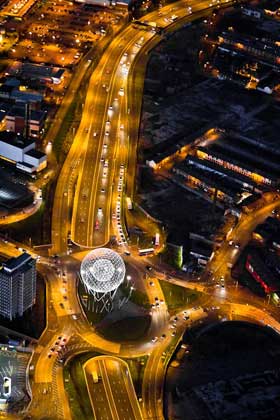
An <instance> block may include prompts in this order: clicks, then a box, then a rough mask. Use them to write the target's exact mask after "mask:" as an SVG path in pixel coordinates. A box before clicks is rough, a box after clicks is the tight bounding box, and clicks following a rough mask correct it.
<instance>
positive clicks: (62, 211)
mask: <svg viewBox="0 0 280 420" xmlns="http://www.w3.org/2000/svg"><path fill="white" fill-rule="evenodd" d="M221 3H228V2H221ZM209 4H210V3H209V2H207V1H200V2H188V3H187V5H188V7H189V6H191V7H192V12H190V10H188V9H187V8H186V2H185V1H181V2H178V3H176V7H175V6H174V5H172V7H171V6H166V7H164V8H162V9H161V11H160V12H158V11H155V12H152V13H150V14H148V15H146V16H145V18H143V19H142V20H145V21H148V22H156V23H157V25H158V26H159V27H161V28H166V31H167V32H168V31H170V32H171V31H172V30H174V29H175V28H176V26H178V27H179V25H180V24H181V23H179V21H180V20H182V19H184V21H186V22H187V21H191V20H193V19H194V16H195V17H196V18H197V17H200V16H203V14H206V15H207V14H208V13H209V10H207V9H208V8H209ZM175 8H176V16H177V18H178V20H177V21H176V22H174V23H173V22H171V21H170V19H171V16H172V15H173V14H174V9H175ZM205 9H206V10H205ZM200 11H201V12H200ZM168 19H169V20H168ZM142 28H143V27H141V26H139V25H138V26H137V25H135V24H132V25H129V26H128V27H127V28H126V29H124V30H123V31H122V32H121V33H120V34H119V35H118V36H116V37H115V38H114V40H113V41H112V42H111V44H110V46H109V47H108V48H107V50H106V51H105V53H104V54H103V56H102V58H101V60H100V62H99V63H98V65H97V67H96V69H95V71H94V72H93V74H92V77H91V79H90V82H89V87H88V93H87V96H86V100H85V104H84V109H83V115H82V119H81V123H80V126H79V129H78V131H77V134H76V136H75V139H74V142H73V145H72V147H71V149H70V152H69V154H68V156H67V159H66V161H65V163H64V166H63V169H62V171H61V175H60V177H59V180H58V185H57V188H56V194H55V200H54V211H53V230H52V243H53V249H52V252H53V253H59V254H60V253H65V252H66V250H67V238H68V237H71V239H72V240H73V242H75V243H76V244H78V245H80V246H82V247H85V248H93V247H99V246H102V245H104V244H106V243H107V242H108V241H109V239H110V233H111V226H113V227H115V230H116V229H117V236H118V237H119V241H120V242H124V245H126V244H125V239H124V238H122V233H123V232H122V230H121V224H122V223H121V221H120V222H119V223H120V224H119V225H118V221H117V222H116V221H115V220H112V219H114V217H115V216H114V213H115V207H116V206H117V204H118V202H119V203H120V207H121V206H122V204H123V203H124V200H123V194H124V192H125V186H126V185H127V191H128V193H129V194H130V193H131V195H132V194H133V188H134V175H135V168H136V147H137V134H138V127H139V119H140V111H141V101H142V89H143V83H144V70H145V68H146V62H147V57H148V56H147V53H148V51H149V50H150V49H151V48H153V47H154V46H155V45H156V44H157V43H158V42H160V40H161V39H162V35H158V34H156V33H155V32H153V29H152V27H151V29H150V30H148V31H147V29H146V28H145V29H142ZM135 58H137V66H138V67H139V66H140V76H139V74H138V76H137V80H136V79H133V76H132V78H131V79H130V78H129V77H128V74H129V70H130V69H131V70H133V69H134V68H135V65H136V64H134V63H136V61H135ZM140 63H141V64H140ZM131 80H133V83H131ZM135 82H136V83H135ZM130 104H131V108H130ZM130 138H131V139H132V141H130ZM128 156H129V161H128ZM106 160H108V163H106V162H105V161H106ZM128 162H129V163H128ZM121 165H124V173H123V175H121V174H120V169H121V168H120V167H121ZM126 177H127V180H126ZM118 199H119V200H118ZM72 207H73V210H72ZM121 212H122V209H121V210H120V214H119V216H120V219H121V217H122V216H121ZM115 218H117V217H115ZM70 226H71V228H70ZM118 226H120V228H118ZM115 230H114V229H113V233H116V232H115Z"/></svg>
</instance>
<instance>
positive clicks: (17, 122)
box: [6, 106, 46, 138]
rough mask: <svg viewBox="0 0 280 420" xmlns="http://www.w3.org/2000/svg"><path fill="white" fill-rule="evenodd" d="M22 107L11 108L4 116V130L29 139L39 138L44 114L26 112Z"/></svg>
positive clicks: (42, 129) (32, 111) (31, 111)
mask: <svg viewBox="0 0 280 420" xmlns="http://www.w3.org/2000/svg"><path fill="white" fill-rule="evenodd" d="M26 108H27V107H24V106H13V107H12V108H11V109H10V110H9V111H8V112H7V114H6V129H7V130H8V131H13V132H14V133H19V134H24V133H25V131H27V135H28V136H29V137H36V138H38V137H40V136H41V134H42V133H43V131H44V123H45V118H46V113H45V112H43V111H34V110H27V109H26Z"/></svg>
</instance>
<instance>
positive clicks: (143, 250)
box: [139, 248, 155, 256]
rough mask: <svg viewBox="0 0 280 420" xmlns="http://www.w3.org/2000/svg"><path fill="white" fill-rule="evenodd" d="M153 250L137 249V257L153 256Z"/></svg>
mask: <svg viewBox="0 0 280 420" xmlns="http://www.w3.org/2000/svg"><path fill="white" fill-rule="evenodd" d="M154 250H155V249H154V248H146V249H139V255H140V256H143V255H149V254H153V253H154Z"/></svg>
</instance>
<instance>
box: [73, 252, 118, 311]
mask: <svg viewBox="0 0 280 420" xmlns="http://www.w3.org/2000/svg"><path fill="white" fill-rule="evenodd" d="M125 271H126V269H125V264H124V262H123V259H122V258H121V257H120V255H119V254H117V253H116V252H115V251H112V250H111V249H109V248H97V249H94V250H93V251H91V252H89V253H88V254H87V255H86V256H85V258H84V259H83V261H82V264H81V268H80V278H81V281H82V283H83V285H84V287H85V289H86V291H87V292H88V293H89V294H92V295H93V296H94V301H95V302H96V303H99V302H101V303H102V304H101V306H100V304H99V305H98V304H97V305H96V308H95V309H96V310H98V311H103V310H106V311H110V310H112V308H113V299H114V297H115V295H116V292H117V290H118V288H119V286H120V285H121V284H122V283H123V282H124V279H125ZM97 308H98V309H97Z"/></svg>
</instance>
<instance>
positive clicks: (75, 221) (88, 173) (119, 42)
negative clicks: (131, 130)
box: [52, 2, 208, 253]
mask: <svg viewBox="0 0 280 420" xmlns="http://www.w3.org/2000/svg"><path fill="white" fill-rule="evenodd" d="M188 4H192V3H188ZM205 6H208V3H207V2H200V3H198V4H197V3H195V4H194V5H193V11H194V12H195V11H196V10H199V8H203V7H204V8H205ZM179 7H181V9H179ZM174 8H175V7H170V6H166V7H165V8H163V9H162V12H161V13H165V11H166V13H165V14H167V13H169V19H170V17H171V15H172V13H173V10H174ZM158 13H159V12H158V11H155V12H152V13H150V14H149V15H147V16H146V17H145V19H147V20H148V21H158V23H160V24H161V26H163V27H168V26H172V25H174V23H171V22H170V20H169V21H165V19H167V17H165V18H163V17H162V16H158ZM176 14H177V15H178V18H180V17H181V16H183V15H189V14H190V11H187V9H186V3H185V2H179V3H178V7H176ZM190 18H192V15H190ZM175 24H176V25H177V23H175ZM133 34H135V35H133ZM133 36H135V43H136V42H137V41H138V40H139V38H138V37H140V38H141V36H142V37H144V38H147V36H148V38H150V37H153V36H154V37H157V38H159V37H158V36H157V35H155V34H154V33H152V32H147V30H141V29H140V30H139V29H135V28H133V27H132V26H131V25H130V26H129V27H128V28H127V29H125V30H124V31H123V32H122V34H121V35H119V36H118V37H116V38H115V39H114V40H113V42H112V43H111V45H110V47H109V48H108V49H107V50H106V52H105V53H104V54H103V56H102V59H101V61H100V63H99V65H98V69H99V70H97V71H95V72H94V73H93V76H92V78H91V81H90V85H89V89H88V92H89V93H88V96H87V98H86V101H85V107H84V112H83V117H82V121H81V126H82V127H84V129H85V130H87V131H88V132H90V131H92V133H93V134H94V133H97V134H96V137H97V138H96V139H95V140H96V147H95V148H94V147H93V146H92V142H91V141H90V142H89V143H88V145H89V148H87V147H85V148H86V149H87V150H86V152H85V153H86V156H85V160H83V164H82V165H81V166H80V168H79V178H78V186H77V188H76V192H75V199H74V211H73V217H72V232H71V237H72V238H73V240H74V241H75V242H77V243H79V244H82V245H83V246H86V247H87V246H89V247H92V246H96V244H95V243H94V242H95V241H94V238H93V237H94V235H95V236H97V238H96V240H97V244H98V245H99V246H100V244H105V243H106V242H107V241H108V239H109V226H110V220H109V219H106V220H105V217H104V218H103V220H102V225H103V227H102V229H101V230H100V231H99V232H95V229H94V226H95V224H96V215H97V212H98V210H97V209H98V207H97V206H96V205H95V201H96V197H97V188H98V187H97V186H98V185H100V182H99V181H98V176H97V175H98V172H100V170H101V168H100V164H99V159H100V154H101V152H100V150H101V143H102V142H103V141H104V128H105V125H106V123H105V125H104V121H105V118H106V117H105V115H106V114H107V109H108V107H109V106H110V105H111V104H110V102H109V101H108V97H109V96H110V95H111V102H112V98H113V97H114V98H115V96H116V94H117V91H118V89H116V91H115V90H114V89H115V88H114V86H115V82H114V79H115V78H116V72H115V71H113V70H115V69H116V63H117V62H118V60H120V59H121V56H122V55H123V54H124V53H125V49H126V48H127V46H128V43H130V44H131V43H132V42H131V40H132V39H133ZM159 39H160V38H159ZM146 41H147V40H146ZM106 64H108V66H107V67H106V69H105V65H106ZM104 70H105V71H104ZM99 71H100V73H99ZM113 73H114V74H113ZM112 82H114V83H112ZM116 83H117V82H116ZM100 85H101V86H103V85H104V86H105V88H103V92H101V93H100V92H97V93H96V94H95V95H93V94H92V92H93V90H94V87H95V86H97V90H98V88H99V89H100ZM119 86H120V85H119ZM119 86H118V87H119ZM121 87H122V86H121ZM124 90H125V91H126V88H124ZM92 101H94V102H93V103H96V104H97V105H98V106H100V111H99V112H98V111H97V113H96V115H95V109H94V106H93V105H91V103H92ZM97 109H98V107H97V108H96V110H97ZM89 110H90V111H91V115H90V113H89V112H88V111H89ZM127 111H128V110H127ZM91 121H93V122H94V125H95V126H96V127H95V128H94V127H92V124H91V123H90V122H91ZM127 121H128V118H127V115H126V118H125V121H124V123H123V124H125V123H126V122H127ZM91 127H92V128H91ZM98 127H99V129H100V130H101V131H100V130H99V131H96V130H98ZM105 131H106V130H105ZM127 132H128V130H127ZM76 137H77V140H76V138H75V140H74V143H75V145H73V148H74V149H75V148H77V144H78V145H81V144H82V141H81V140H80V138H81V131H80V132H79V134H77V136H76ZM90 137H91V136H90ZM97 143H98V146H97ZM85 146H86V145H85ZM70 155H71V150H70V153H69V156H70ZM73 159H75V154H74V156H73V157H72V158H71V157H70V158H69V159H68V162H66V163H65V165H64V166H66V167H68V168H69V166H70V167H71V161H72V160H73ZM64 172H66V173H65V174H63V172H62V175H61V177H60V179H59V185H60V188H59V187H57V190H58V191H57V193H56V199H55V206H54V207H55V209H57V208H58V210H57V211H54V216H53V225H55V223H57V226H56V228H54V229H53V240H52V241H53V243H54V242H55V241H56V240H58V241H59V238H57V236H60V237H61V240H60V242H59V245H60V247H61V249H62V251H63V252H65V250H66V248H67V243H66V242H67V233H68V232H69V223H68V220H67V215H68V218H69V217H71V215H70V216H69V213H71V203H70V202H68V201H71V200H68V199H67V198H65V197H67V194H65V195H63V192H62V187H61V185H63V186H64V187H65V185H67V182H68V180H69V175H70V174H69V169H68V171H67V170H66V171H64ZM96 176H97V178H96ZM88 186H89V187H91V191H90V194H89V195H88V197H87V194H86V193H85V194H84V196H83V200H84V202H83V201H82V200H81V199H80V198H81V195H83V192H82V189H83V187H85V188H87V187H88ZM77 197H78V198H77ZM105 198H106V197H105ZM108 199H109V200H110V197H108ZM100 200H101V201H102V198H100ZM103 201H104V200H103ZM69 207H70V210H69ZM108 207H109V205H108ZM67 209H68V210H67ZM59 210H60V211H59ZM79 213H80V217H79V216H78V215H79ZM85 215H86V217H84V216H85ZM63 216H64V217H63ZM84 220H85V221H84ZM59 226H60V231H61V233H60V234H59ZM66 226H67V227H66ZM98 230H99V229H98ZM103 230H104V232H103ZM102 233H103V238H102ZM85 236H86V238H85ZM53 252H54V253H55V252H59V247H56V246H55V245H54V247H53Z"/></svg>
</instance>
